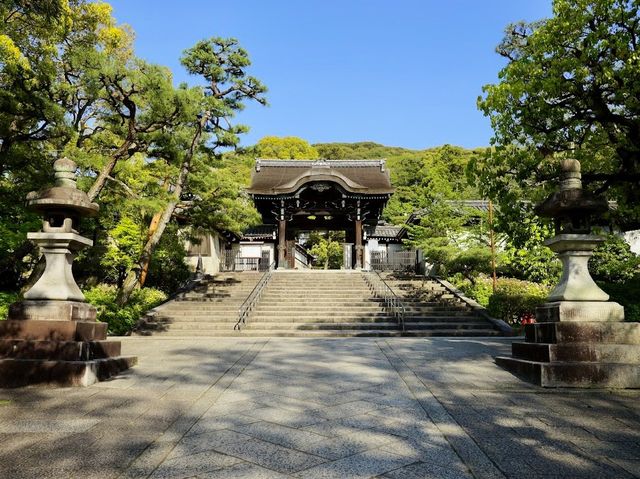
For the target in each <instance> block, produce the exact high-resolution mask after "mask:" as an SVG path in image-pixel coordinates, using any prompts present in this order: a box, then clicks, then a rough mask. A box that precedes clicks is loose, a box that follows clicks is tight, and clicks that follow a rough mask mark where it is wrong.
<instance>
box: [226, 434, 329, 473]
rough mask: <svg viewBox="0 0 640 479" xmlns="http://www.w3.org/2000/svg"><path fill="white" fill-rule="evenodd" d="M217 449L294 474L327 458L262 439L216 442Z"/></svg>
mask: <svg viewBox="0 0 640 479" xmlns="http://www.w3.org/2000/svg"><path fill="white" fill-rule="evenodd" d="M214 448H215V449H216V450H217V451H220V452H223V453H225V454H229V455H232V456H235V457H238V458H240V459H244V460H245V461H248V462H252V463H254V464H258V465H260V466H262V467H266V468H267V469H273V470H275V471H277V472H281V473H286V474H292V473H295V472H298V471H301V470H303V469H308V468H309V467H313V466H315V465H317V464H321V463H323V462H325V461H326V459H323V458H320V457H318V456H313V455H311V454H306V453H304V452H301V451H295V450H293V449H289V448H286V447H282V446H278V445H276V444H272V443H270V442H265V441H261V440H260V439H251V440H249V441H246V442H241V443H234V444H215V445H214Z"/></svg>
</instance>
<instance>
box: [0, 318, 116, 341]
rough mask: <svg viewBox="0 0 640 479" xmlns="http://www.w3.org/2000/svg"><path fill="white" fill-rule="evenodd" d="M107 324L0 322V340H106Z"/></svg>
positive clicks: (28, 321) (32, 321)
mask: <svg viewBox="0 0 640 479" xmlns="http://www.w3.org/2000/svg"><path fill="white" fill-rule="evenodd" d="M107 326H108V325H107V323H98V322H90V321H37V320H24V321H16V320H6V321H0V339H27V340H31V341H45V340H46V341H100V340H103V339H106V338H107Z"/></svg>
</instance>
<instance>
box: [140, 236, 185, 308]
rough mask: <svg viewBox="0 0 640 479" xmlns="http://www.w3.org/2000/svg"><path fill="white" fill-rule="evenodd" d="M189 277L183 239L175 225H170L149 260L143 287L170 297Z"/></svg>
mask: <svg viewBox="0 0 640 479" xmlns="http://www.w3.org/2000/svg"><path fill="white" fill-rule="evenodd" d="M190 277H191V270H190V269H189V267H188V266H187V263H186V261H185V250H184V237H183V235H180V234H179V232H178V227H177V225H176V224H170V225H169V226H168V227H167V231H166V233H165V234H164V235H163V236H162V239H161V240H160V243H159V244H158V247H157V248H156V251H155V254H154V255H153V258H152V259H151V264H150V265H149V275H148V277H147V282H146V283H145V286H148V287H152V288H156V289H159V290H161V291H164V292H165V293H166V294H168V295H170V294H172V293H174V292H175V291H177V290H178V289H179V288H180V287H182V286H183V285H184V284H185V283H186V282H187V280H189V278H190Z"/></svg>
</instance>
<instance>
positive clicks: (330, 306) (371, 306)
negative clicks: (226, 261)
mask: <svg viewBox="0 0 640 479" xmlns="http://www.w3.org/2000/svg"><path fill="white" fill-rule="evenodd" d="M382 308H383V303H370V302H365V301H363V302H359V303H355V302H354V303H345V304H342V303H335V302H333V303H332V302H326V303H312V304H309V305H307V306H304V307H301V306H299V305H296V304H295V303H281V304H274V303H264V302H262V301H260V302H259V303H258V306H257V307H256V308H255V311H263V312H265V313H274V314H277V313H283V312H296V311H299V312H301V313H303V312H306V311H314V310H315V311H338V312H339V311H354V310H364V311H369V310H378V309H382Z"/></svg>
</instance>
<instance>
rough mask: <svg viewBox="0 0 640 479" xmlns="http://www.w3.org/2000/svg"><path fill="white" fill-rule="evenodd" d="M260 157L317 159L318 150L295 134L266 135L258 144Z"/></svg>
mask: <svg viewBox="0 0 640 479" xmlns="http://www.w3.org/2000/svg"><path fill="white" fill-rule="evenodd" d="M256 147H257V150H258V155H259V157H260V158H279V159H283V160H315V159H316V158H318V157H319V153H318V150H316V149H315V148H314V147H313V146H311V145H310V144H309V143H308V142H307V141H306V140H303V139H302V138H298V137H295V136H284V137H278V136H265V137H264V138H261V139H260V140H259V141H258V144H257V145H256Z"/></svg>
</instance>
